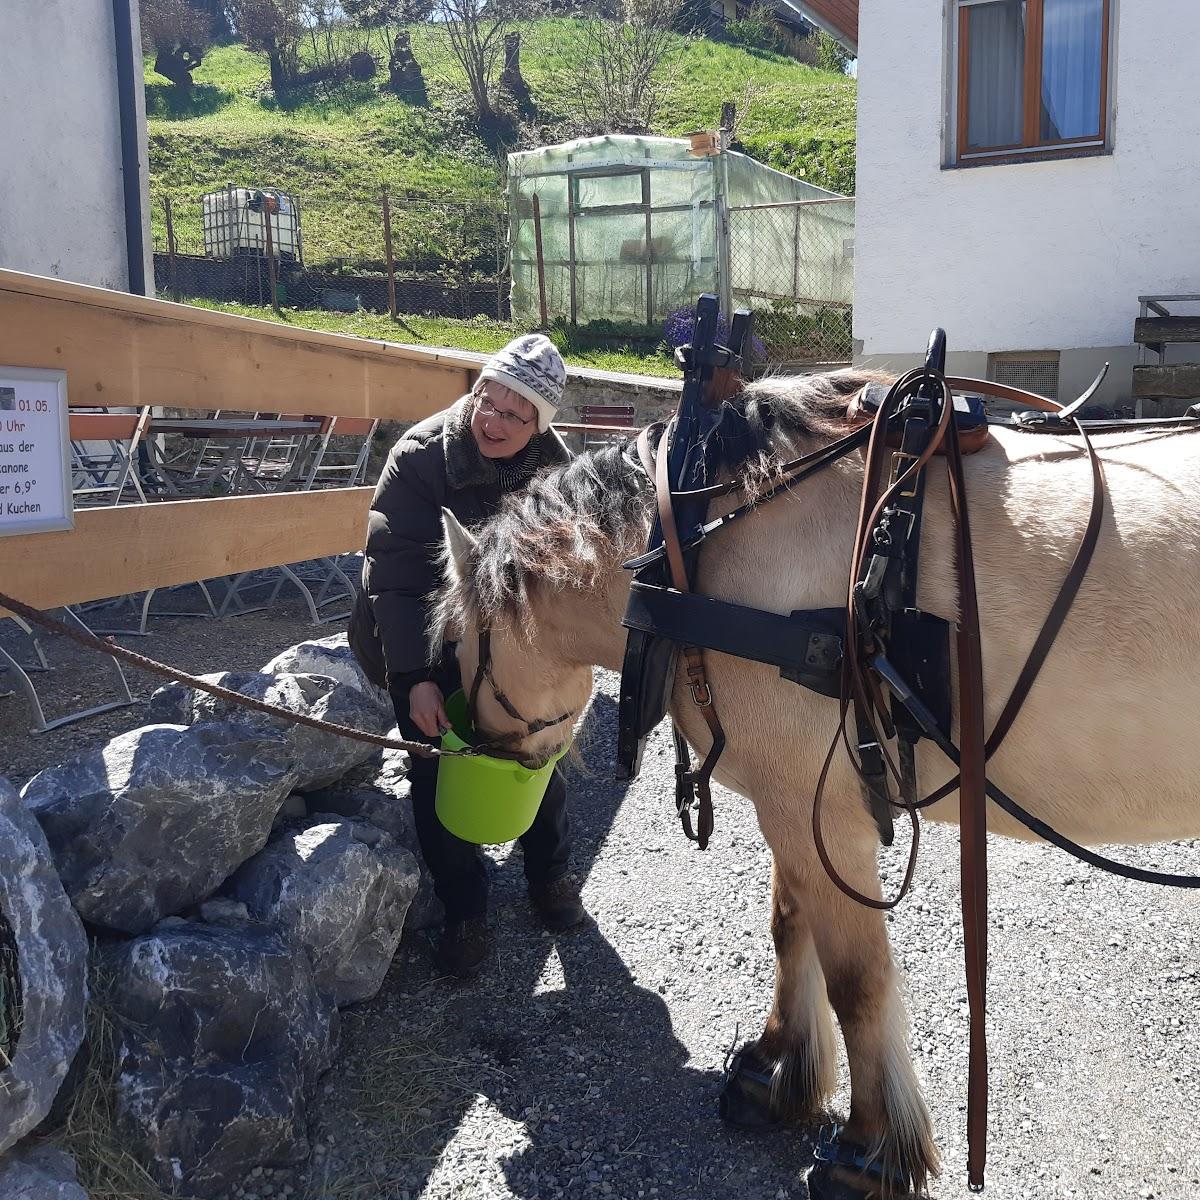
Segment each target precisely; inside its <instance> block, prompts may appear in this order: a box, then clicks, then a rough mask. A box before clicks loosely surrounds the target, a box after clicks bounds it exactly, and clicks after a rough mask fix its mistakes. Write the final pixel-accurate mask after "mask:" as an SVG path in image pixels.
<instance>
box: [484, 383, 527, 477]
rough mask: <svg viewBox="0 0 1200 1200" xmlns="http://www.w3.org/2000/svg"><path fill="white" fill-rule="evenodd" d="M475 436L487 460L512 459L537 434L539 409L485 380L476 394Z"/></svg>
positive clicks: (507, 390)
mask: <svg viewBox="0 0 1200 1200" xmlns="http://www.w3.org/2000/svg"><path fill="white" fill-rule="evenodd" d="M471 433H472V434H474V436H475V444H476V445H477V446H478V447H479V453H480V454H482V455H483V457H484V458H512V456H513V455H514V454H520V453H521V451H522V450H524V449H525V447H526V446H528V445H529V440H530V438H532V437H533V435H534V434H535V433H537V409H536V408H534V406H533V405H532V404H531V403H530V402H529V401H528V400H526V399H525V397H524V396H522V395H521V394H520V393H519V392H514V391H513V390H512V388H507V387H505V386H504V385H503V384H501V383H497V382H496V381H495V380H493V379H488V380H485V381H484V382H483V383H481V384H479V385H478V386H477V387H476V389H475V392H474V399H473V400H472V410H471Z"/></svg>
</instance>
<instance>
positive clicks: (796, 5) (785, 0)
mask: <svg viewBox="0 0 1200 1200" xmlns="http://www.w3.org/2000/svg"><path fill="white" fill-rule="evenodd" d="M781 3H782V4H783V5H784V7H786V8H790V9H791V10H792V11H793V12H795V13H797V14H798V15H800V16H802V17H803V18H804V19H805V20H806V21H807V22H808V23H809V24H810V25H815V26H816V27H817V28H818V29H820V30H823V31H824V32H825V33H827V34H829V36H830V37H831V38H833V40H834V41H836V42H839V43H840V44H841V45H843V46H845V48H846V49H847V50H849V51H850V53H851V54H853V55H854V57H855V58H857V57H858V39H857V37H856V36H855V35H852V34H851V33H849V32H848V31H847V30H845V29H839V28H838V27H837V26H836V25H834V23H833V22H832V21H830V20H829V18H828V17H825V16H823V15H822V14H821V13H819V12H817V11H816V9H815V8H814V7H813V6H812V5H811V4H806V3H805V0H781Z"/></svg>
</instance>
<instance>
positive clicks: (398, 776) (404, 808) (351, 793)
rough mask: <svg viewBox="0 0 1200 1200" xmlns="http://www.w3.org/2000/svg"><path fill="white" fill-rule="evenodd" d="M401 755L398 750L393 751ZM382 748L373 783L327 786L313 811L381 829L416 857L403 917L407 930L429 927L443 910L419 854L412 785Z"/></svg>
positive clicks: (315, 797)
mask: <svg viewBox="0 0 1200 1200" xmlns="http://www.w3.org/2000/svg"><path fill="white" fill-rule="evenodd" d="M395 753H396V755H397V759H398V757H400V755H399V752H398V751H397V752H395ZM391 754H393V752H392V751H384V764H383V767H382V768H381V770H380V773H379V775H378V776H377V777H376V781H375V783H373V784H364V785H362V786H358V787H349V788H347V787H333V788H327V789H325V790H323V791H321V792H319V793H317V794H315V795H312V796H310V797H309V799H310V803H311V807H312V809H313V810H314V811H316V810H319V811H322V812H328V813H334V814H336V815H337V816H340V817H344V818H346V819H347V820H350V821H355V822H357V823H359V824H363V823H365V824H369V825H374V826H375V827H376V828H377V829H382V830H384V832H386V833H387V834H389V835H390V836H391V837H392V838H394V839H395V841H396V842H397V843H398V844H399V845H401V846H403V847H404V848H405V849H406V850H407V851H408V852H409V853H410V854H411V855H412V856H413V858H414V859H416V862H417V866H418V867H419V868H420V872H421V878H420V883H419V884H418V885H417V894H416V895H415V896H414V897H413V899H412V904H411V905H410V906H409V909H408V916H407V918H406V919H405V928H406V929H412V930H417V929H432V928H433V927H434V926H436V925H440V924H441V923H442V919H443V917H444V916H445V910H444V909H443V908H442V902H441V901H440V900H439V899H438V898H437V896H436V895H435V894H434V891H433V877H432V876H431V875H430V874H429V869H428V867H426V865H425V858H424V856H423V855H422V854H421V844H420V842H419V841H418V839H417V827H416V822H415V821H414V819H413V810H412V797H411V785H410V784H409V782H408V780H407V778H405V776H404V774H403V773H401V771H400V770H399V769H398V767H399V763H398V761H397V759H389V757H388V756H389V755H391Z"/></svg>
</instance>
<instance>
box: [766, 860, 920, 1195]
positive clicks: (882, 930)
mask: <svg viewBox="0 0 1200 1200" xmlns="http://www.w3.org/2000/svg"><path fill="white" fill-rule="evenodd" d="M874 851H875V845H874V843H873V842H871V841H870V839H869V838H866V837H860V838H853V837H846V838H845V839H844V840H839V841H838V843H837V844H836V853H835V854H834V858H835V860H836V861H838V862H839V863H841V864H844V868H843V875H844V878H845V879H846V880H847V881H848V882H850V883H851V884H852V886H854V887H856V888H858V890H859V891H861V892H862V893H863V894H865V895H867V896H871V897H877V896H878V895H879V884H878V878H877V876H876V873H875V854H874ZM789 889H790V891H791V892H792V893H793V895H795V897H796V899H797V902H798V903H800V904H802V905H803V906H804V909H805V911H806V912H807V914H808V917H809V922H810V925H811V928H812V932H813V939H814V942H815V945H816V951H817V957H818V958H819V960H820V963H821V969H822V971H823V973H824V976H825V982H826V987H827V989H828V994H829V1002H830V1004H832V1005H833V1010H834V1012H835V1013H836V1014H837V1018H838V1023H839V1024H840V1025H841V1027H842V1036H843V1037H844V1039H845V1042H846V1055H847V1058H848V1060H849V1064H850V1116H849V1119H848V1121H847V1122H846V1126H845V1129H844V1130H842V1133H841V1139H840V1146H839V1149H838V1151H837V1152H836V1153H835V1155H834V1157H839V1156H841V1155H844V1156H845V1157H846V1158H847V1159H848V1160H854V1159H856V1158H857V1159H860V1160H865V1161H868V1162H871V1163H873V1164H875V1167H874V1169H873V1170H869V1171H867V1172H866V1173H864V1172H863V1171H862V1170H860V1169H859V1168H860V1167H861V1165H862V1161H857V1162H854V1165H849V1164H847V1165H831V1164H829V1163H825V1162H822V1163H819V1164H818V1165H817V1167H816V1168H815V1169H814V1171H813V1174H812V1176H811V1177H810V1180H809V1190H810V1194H811V1196H812V1197H813V1200H826V1198H828V1200H850V1198H851V1197H855V1198H857V1197H874V1196H889V1195H903V1194H905V1193H907V1192H918V1193H919V1192H922V1191H923V1190H924V1188H925V1186H926V1184H927V1182H928V1179H929V1177H930V1176H931V1175H937V1173H938V1161H937V1148H936V1146H935V1144H934V1140H933V1130H932V1126H931V1124H930V1120H929V1111H928V1109H927V1108H926V1107H925V1101H924V1099H923V1097H922V1095H921V1089H920V1086H919V1084H918V1083H917V1078H916V1074H915V1072H914V1071H913V1066H912V1059H911V1057H910V1054H909V1049H908V1037H907V1032H908V1031H907V1017H906V1014H905V1011H904V1005H903V1002H902V1000H901V997H900V990H899V987H898V979H897V973H896V969H895V967H894V966H893V964H892V956H891V948H890V947H889V945H888V940H887V932H886V927H885V925H884V920H883V914H882V913H881V912H879V911H877V910H875V909H871V908H867V907H865V906H862V905H860V904H857V903H855V902H854V901H853V900H850V899H848V898H847V897H846V896H844V895H842V893H841V892H840V891H838V890H837V889H836V888H835V887H834V885H833V884H832V883H831V882H830V880H829V879H828V878H827V877H826V875H825V873H824V871H823V870H822V868H821V867H820V865H819V863H815V862H810V863H805V864H804V865H803V868H802V870H800V871H797V872H796V873H795V874H794V875H792V874H791V873H789Z"/></svg>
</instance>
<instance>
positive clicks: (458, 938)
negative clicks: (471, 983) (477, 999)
mask: <svg viewBox="0 0 1200 1200" xmlns="http://www.w3.org/2000/svg"><path fill="white" fill-rule="evenodd" d="M491 947H492V938H491V934H490V933H489V932H488V925H487V918H486V917H467V918H465V919H464V920H462V921H447V922H446V927H445V928H444V929H443V930H442V935H441V937H440V938H439V939H438V945H437V951H436V953H435V954H434V956H433V961H434V963H435V964H436V965H437V968H438V970H439V971H443V972H444V973H445V974H447V975H453V976H454V977H455V978H456V979H471V978H473V977H474V976H475V975H478V974H479V969H480V967H482V966H483V960H484V959H485V958H487V956H488V951H489V950H490V949H491Z"/></svg>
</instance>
